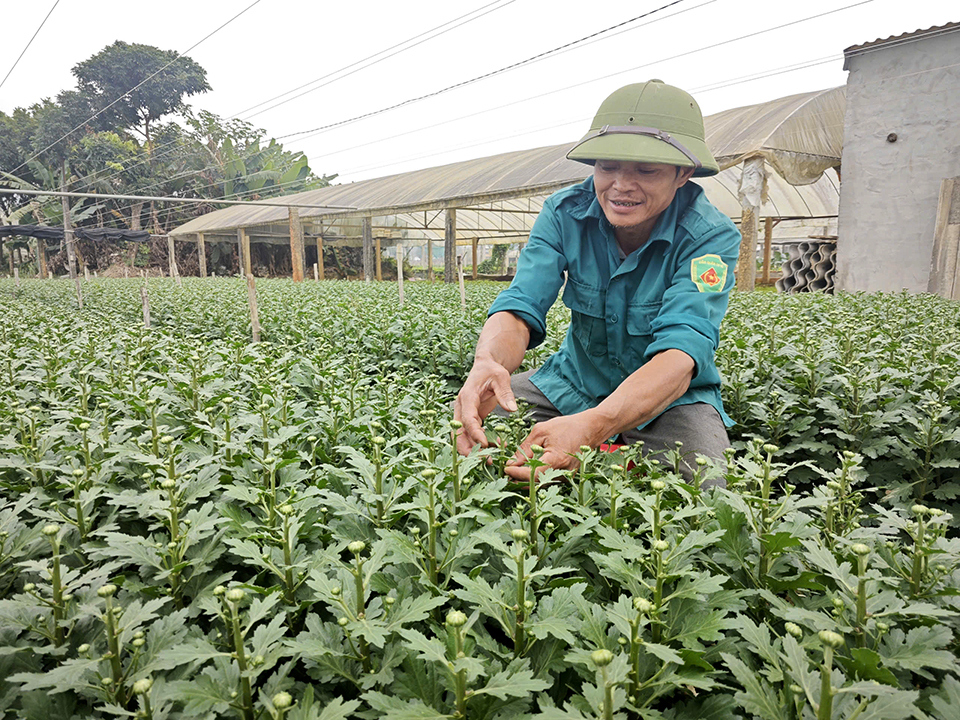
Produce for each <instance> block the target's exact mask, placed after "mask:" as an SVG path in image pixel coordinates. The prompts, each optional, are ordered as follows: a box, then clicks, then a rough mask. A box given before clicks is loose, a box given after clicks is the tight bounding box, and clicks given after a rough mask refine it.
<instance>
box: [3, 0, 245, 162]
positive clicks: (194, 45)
mask: <svg viewBox="0 0 960 720" xmlns="http://www.w3.org/2000/svg"><path fill="white" fill-rule="evenodd" d="M259 3H260V0H253V2H252V3H250V4H249V5H247V7H245V8H244V9H243V10H241V11H240V12H238V13H237V14H236V15H234V16H233V17H232V18H230V19H229V20H227V21H226V22H225V23H223V25H221V26H220V27H218V28H217V29H216V30H214V31H213V32H211V33H209V34H207V35H206V36H205V37H203V38H201V39H200V40H198V41H197V42H195V43H194V44H193V45H191V46H190V47H188V48H187V49H186V50H184V51H183V52H182V53H176V57H175V58H174V59H173V60H171V61H170V62H168V63H167V64H166V65H164V66H163V67H162V68H160V69H159V70H157V71H156V72H154V73H152V74H151V75H150V76H149V77H147V78H144V79H143V80H142V81H140V82H139V83H138V84H137V85H135V86H134V87H132V88H130V89H129V90H127V92H125V93H124V94H123V95H121V96H119V97H118V98H116V99H115V100H114V101H113V102H111V103H110V104H109V105H107V106H105V107H103V108H101V109H100V110H98V111H97V112H96V113H94V114H93V115H91V116H90V117H88V118H87V119H86V120H84V121H83V122H82V123H80V124H79V125H77V126H76V127H75V128H73V130H70V131H68V132H66V133H65V134H63V135H62V136H60V137H59V138H58V139H57V140H54V141H53V142H52V143H50V144H49V145H47V146H46V147H45V148H43V150H40V151H38V152H37V153H36V154H34V155H33V156H32V157H30V158H28V159H26V160H24V161H23V162H22V163H20V164H19V165H17V167H15V168H14V169H13V170H11V171H10V172H11V174H13V173H15V172H17V170H19V169H20V168H22V167H23V166H24V165H26V164H27V163H28V162H30V161H31V160H36V159H37V158H38V157H40V156H41V155H42V154H43V153H45V152H46V151H47V150H49V149H50V148H52V147H53V146H54V145H56V144H57V143H59V142H60V141H61V140H65V139H66V138H68V137H70V135H72V134H73V133H75V132H76V131H77V130H79V129H80V128H82V127H84V126H85V125H86V124H87V123H88V122H90V121H91V120H93V119H95V118H97V117H99V116H100V115H102V114H103V113H105V112H106V111H107V110H109V109H110V108H112V107H113V106H114V105H116V104H117V103H118V102H120V101H121V100H123V98H125V97H127V96H128V95H129V94H130V93H132V92H133V91H134V90H137V89H139V88H140V87H142V86H143V85H145V84H146V83H148V82H150V80H152V79H153V78H154V77H156V76H157V75H159V74H160V73H162V72H163V71H164V70H166V69H167V68H168V67H170V66H171V65H173V64H174V63H176V62H177V61H178V60H179V59H180V58H181V57H183V56H184V55H185V54H186V53H188V52H190V51H191V50H193V49H194V48H196V47H197V46H198V45H200V43H203V42H206V41H207V40H209V39H210V38H211V37H213V36H214V35H216V34H217V33H218V32H220V31H221V30H223V29H224V28H225V27H226V26H227V25H229V24H230V23H232V22H233V21H234V20H236V19H237V18H238V17H240V16H241V15H243V14H244V13H246V12H247V11H248V10H250V9H251V8H252V7H254V6H255V5H257V4H259Z"/></svg>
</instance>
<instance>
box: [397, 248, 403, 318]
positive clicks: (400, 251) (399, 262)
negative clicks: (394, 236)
mask: <svg viewBox="0 0 960 720" xmlns="http://www.w3.org/2000/svg"><path fill="white" fill-rule="evenodd" d="M396 248H397V292H399V293H400V307H403V240H397V245H396Z"/></svg>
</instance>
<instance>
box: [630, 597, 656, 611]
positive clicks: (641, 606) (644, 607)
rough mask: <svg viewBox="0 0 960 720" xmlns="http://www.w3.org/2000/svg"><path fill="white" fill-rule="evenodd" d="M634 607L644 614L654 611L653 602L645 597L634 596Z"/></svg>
mask: <svg viewBox="0 0 960 720" xmlns="http://www.w3.org/2000/svg"><path fill="white" fill-rule="evenodd" d="M633 609H634V610H636V611H637V612H639V613H642V614H644V615H649V614H650V613H651V612H653V603H652V602H650V601H649V600H646V599H644V598H639V597H637V598H634V599H633Z"/></svg>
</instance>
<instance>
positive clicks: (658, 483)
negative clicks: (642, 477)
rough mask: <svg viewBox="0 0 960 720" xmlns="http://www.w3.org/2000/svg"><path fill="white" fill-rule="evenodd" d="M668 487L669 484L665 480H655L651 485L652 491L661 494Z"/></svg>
mask: <svg viewBox="0 0 960 720" xmlns="http://www.w3.org/2000/svg"><path fill="white" fill-rule="evenodd" d="M666 487H667V484H666V483H665V482H664V481H663V480H654V481H653V482H652V483H650V489H651V490H653V491H654V492H660V491H662V490H663V489H664V488H666Z"/></svg>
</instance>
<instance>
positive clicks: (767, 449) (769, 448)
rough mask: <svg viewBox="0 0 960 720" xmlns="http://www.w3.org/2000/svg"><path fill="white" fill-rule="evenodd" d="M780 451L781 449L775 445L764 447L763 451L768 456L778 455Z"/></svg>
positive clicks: (769, 444) (768, 444)
mask: <svg viewBox="0 0 960 720" xmlns="http://www.w3.org/2000/svg"><path fill="white" fill-rule="evenodd" d="M779 449H780V448H778V447H777V446H776V445H774V444H772V443H767V444H766V445H764V446H763V451H764V452H765V453H766V454H767V455H773V454H774V453H776V452H777V451H778V450H779Z"/></svg>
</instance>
